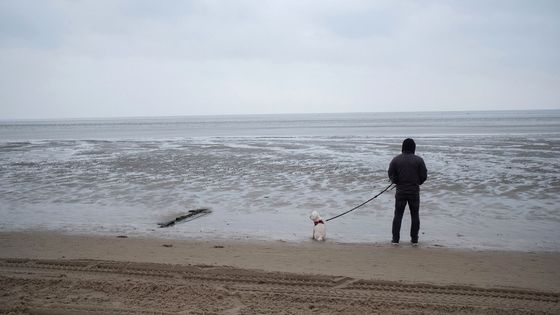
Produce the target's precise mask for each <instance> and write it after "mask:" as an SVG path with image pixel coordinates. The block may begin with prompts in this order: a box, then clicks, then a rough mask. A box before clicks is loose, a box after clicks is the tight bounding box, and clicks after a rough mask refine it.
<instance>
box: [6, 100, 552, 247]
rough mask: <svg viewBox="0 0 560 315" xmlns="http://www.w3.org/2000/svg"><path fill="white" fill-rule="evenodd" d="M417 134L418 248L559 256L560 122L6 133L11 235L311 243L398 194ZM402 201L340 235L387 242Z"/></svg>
mask: <svg viewBox="0 0 560 315" xmlns="http://www.w3.org/2000/svg"><path fill="white" fill-rule="evenodd" d="M405 136H412V137H414V138H415V140H416V143H417V154H418V155H420V156H422V157H423V158H424V159H425V161H426V165H427V167H428V171H429V179H428V181H427V182H426V183H425V184H424V185H423V186H422V195H421V220H422V226H421V242H424V243H425V244H428V245H431V246H436V245H437V246H447V247H460V248H478V249H514V250H554V251H558V250H560V241H559V238H560V232H559V231H560V229H559V228H560V208H559V207H558V202H559V201H560V197H558V191H560V187H559V186H560V168H559V167H558V162H557V161H558V158H557V157H558V156H560V155H559V153H560V111H532V112H488V113H484V112H483V113H480V112H478V113H421V114H411V113H405V114H388V113H385V114H328V115H327V114H323V115H271V116H224V117H171V118H149V119H148V118H143V119H137V118H136V119H135V118H131V119H118V120H116V119H107V120H101V119H100V120H66V121H16V122H13V121H12V122H1V123H0V137H1V139H2V140H1V141H0V179H1V181H0V229H1V230H2V231H9V230H21V229H46V230H57V231H64V232H71V233H74V232H76V233H100V234H111V233H119V234H125V233H126V234H129V235H143V236H164V237H173V238H228V239H229V238H234V239H247V238H248V239H267V240H271V239H272V240H287V241H306V240H308V239H309V237H310V236H311V233H312V223H311V221H310V220H309V219H308V215H309V213H310V212H311V211H312V210H317V211H319V212H320V213H321V214H322V216H323V217H325V218H329V217H332V216H334V215H336V214H338V213H341V212H343V211H345V210H347V209H350V208H352V207H353V206H355V205H357V204H359V203H361V202H362V201H364V200H366V199H368V198H370V197H371V196H373V195H374V194H375V193H377V192H378V191H380V190H382V189H383V188H384V187H386V186H387V184H388V182H387V179H386V176H387V175H386V172H387V167H388V164H389V161H390V160H391V158H392V157H393V156H394V155H396V154H398V153H399V151H400V143H401V142H402V139H403V137H405ZM392 195H393V192H389V193H386V194H384V195H381V196H380V197H379V198H378V199H376V200H375V201H373V202H371V203H370V204H368V205H367V206H365V207H363V208H360V209H358V210H356V211H354V212H352V213H351V214H348V215H346V216H343V217H341V218H339V219H336V220H333V221H331V222H329V223H328V224H327V236H328V237H329V240H330V241H335V242H386V241H388V240H389V239H390V225H391V220H392V211H393V203H394V198H393V196H392ZM200 207H210V208H212V210H213V213H212V214H211V215H208V216H205V217H202V218H200V219H197V220H195V221H192V222H188V223H184V224H178V225H176V226H174V227H173V228H168V229H159V228H157V225H156V223H157V222H160V221H163V220H164V219H166V218H169V217H171V216H174V215H178V214H181V213H182V212H184V211H185V210H187V209H194V208H200ZM409 225H410V221H409V218H408V217H407V216H405V219H404V222H403V229H402V232H401V233H402V237H401V238H402V239H403V240H406V235H407V234H408V227H409Z"/></svg>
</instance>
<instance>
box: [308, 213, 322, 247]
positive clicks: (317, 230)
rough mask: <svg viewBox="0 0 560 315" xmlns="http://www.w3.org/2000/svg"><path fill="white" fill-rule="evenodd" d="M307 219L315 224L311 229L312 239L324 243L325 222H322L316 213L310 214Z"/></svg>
mask: <svg viewBox="0 0 560 315" xmlns="http://www.w3.org/2000/svg"><path fill="white" fill-rule="evenodd" d="M309 218H310V219H311V221H313V223H314V224H315V226H314V227H313V239H314V240H317V241H324V240H325V235H326V233H325V222H323V219H322V218H321V216H320V215H319V212H317V211H313V212H311V215H310V216H309Z"/></svg>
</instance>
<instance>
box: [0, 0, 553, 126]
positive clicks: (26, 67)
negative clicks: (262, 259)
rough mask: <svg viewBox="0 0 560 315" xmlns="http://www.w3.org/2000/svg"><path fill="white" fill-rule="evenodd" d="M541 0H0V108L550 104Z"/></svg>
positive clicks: (91, 111) (4, 114)
mask: <svg viewBox="0 0 560 315" xmlns="http://www.w3.org/2000/svg"><path fill="white" fill-rule="evenodd" d="M559 16H560V7H559V5H558V4H557V2H555V1H550V2H547V1H537V2H524V1H519V2H517V1H506V2H500V1H498V2H486V1H469V2H442V1H422V2H394V1H358V0H355V1H248V0H246V1H235V2H232V1H166V2H164V3H157V2H153V1H80V2H73V1H69V2H59V1H43V2H39V3H37V2H26V1H2V2H0V118H22V117H28V118H32V117H37V118H41V117H100V116H142V115H191V114H235V113H239V114H245V113H279V112H343V111H393V110H412V111H414V110H464V109H523V108H526V109H528V108H535V107H540V108H560V92H558V89H557V88H555V86H559V84H560V77H559V74H558V73H560V72H559V71H558V70H560V64H559V62H560V59H559V58H558V57H557V51H559V48H560V24H559V23H560V22H558V21H560V19H559V18H558V17H559Z"/></svg>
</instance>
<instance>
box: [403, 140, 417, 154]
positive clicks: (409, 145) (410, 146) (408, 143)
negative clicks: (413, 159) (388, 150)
mask: <svg viewBox="0 0 560 315" xmlns="http://www.w3.org/2000/svg"><path fill="white" fill-rule="evenodd" d="M415 151H416V143H414V140H412V139H410V138H407V139H404V141H403V143H402V153H412V154H414V152H415Z"/></svg>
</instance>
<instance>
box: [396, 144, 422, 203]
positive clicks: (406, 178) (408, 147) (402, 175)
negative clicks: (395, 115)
mask: <svg viewBox="0 0 560 315" xmlns="http://www.w3.org/2000/svg"><path fill="white" fill-rule="evenodd" d="M415 151H416V144H415V143H414V140H412V139H406V140H404V141H403V144H402V153H401V154H399V155H397V156H395V157H394V158H393V160H392V161H391V164H389V172H388V173H389V179H390V180H391V182H393V183H395V184H396V185H397V194H400V193H402V194H416V193H419V192H420V185H422V184H423V183H424V182H425V181H426V179H427V178H428V170H427V169H426V164H424V160H423V159H422V158H421V157H419V156H417V155H415V154H414V152H415Z"/></svg>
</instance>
